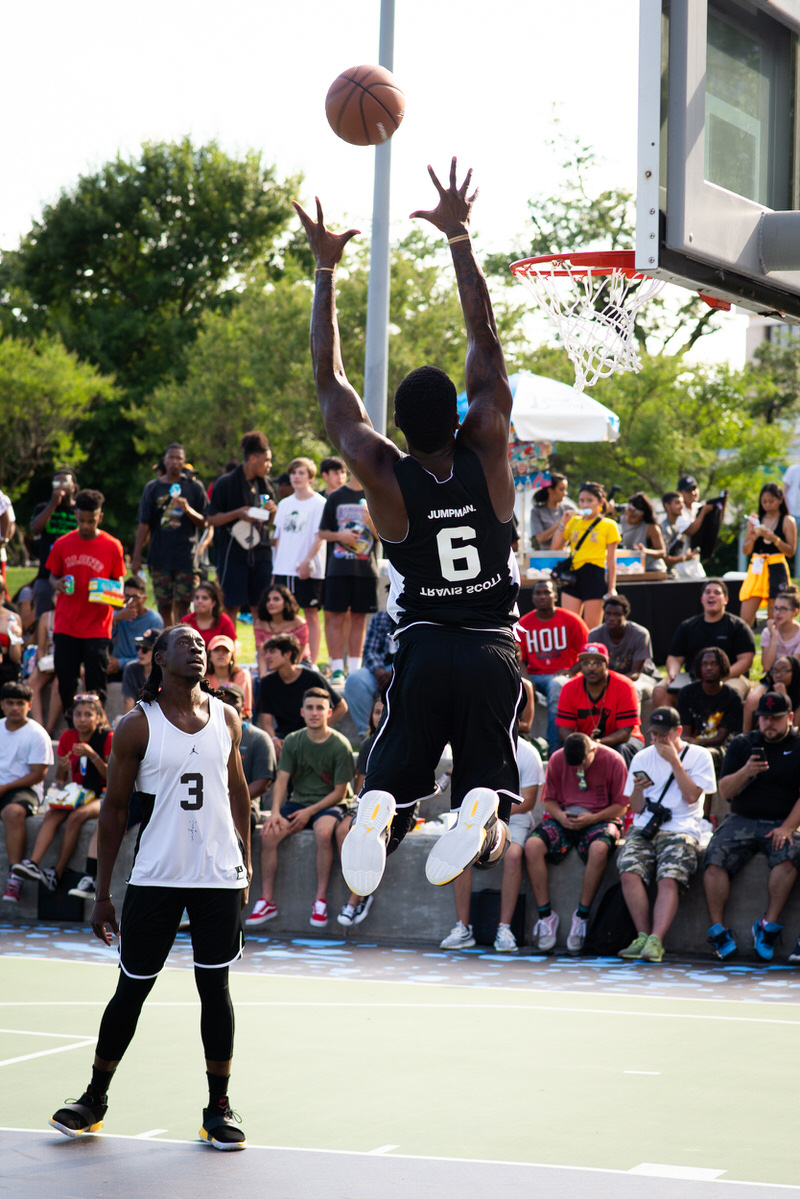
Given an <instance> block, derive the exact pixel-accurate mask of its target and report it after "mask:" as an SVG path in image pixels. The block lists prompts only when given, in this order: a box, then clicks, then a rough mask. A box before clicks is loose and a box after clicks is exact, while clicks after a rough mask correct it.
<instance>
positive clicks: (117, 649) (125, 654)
mask: <svg viewBox="0 0 800 1199" xmlns="http://www.w3.org/2000/svg"><path fill="white" fill-rule="evenodd" d="M122 594H123V595H124V597H125V605H124V607H122V608H116V609H115V610H114V614H113V626H112V630H113V631H112V637H113V641H112V644H111V657H110V658H109V659H108V673H109V674H110V675H113V674H121V673H122V672H123V671H124V669H125V667H126V666H127V665H128V664H129V663H131V662H135V661H136V643H137V641H138V640H139V638H140V637H142V636H144V634H145V633H147V632H148V631H149V630H150V629H157V630H158V632H160V631H161V630H162V629H163V627H164V622H163V620H162V619H161V615H160V614H159V613H158V612H155V611H154V610H153V609H152V608H148V606H147V588H146V586H145V582H144V579H142V578H139V577H138V576H136V575H132V576H131V578H129V579H126V580H125V583H124V589H123V593H122Z"/></svg>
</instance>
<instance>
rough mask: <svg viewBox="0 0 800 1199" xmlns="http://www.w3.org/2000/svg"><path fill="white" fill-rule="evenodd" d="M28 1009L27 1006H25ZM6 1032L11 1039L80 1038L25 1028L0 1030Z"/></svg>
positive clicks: (71, 1034) (68, 1034) (76, 1034)
mask: <svg viewBox="0 0 800 1199" xmlns="http://www.w3.org/2000/svg"><path fill="white" fill-rule="evenodd" d="M25 1006H26V1007H29V1006H30V1005H29V1004H26V1005H25ZM4 1032H7V1033H9V1034H10V1035H11V1036H12V1037H60V1038H61V1039H62V1040H66V1041H68V1040H69V1039H70V1037H75V1036H80V1035H81V1034H80V1033H74V1032H34V1031H33V1030H32V1029H27V1028H0V1033H4Z"/></svg>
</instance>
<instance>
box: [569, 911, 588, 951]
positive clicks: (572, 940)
mask: <svg viewBox="0 0 800 1199" xmlns="http://www.w3.org/2000/svg"><path fill="white" fill-rule="evenodd" d="M585 940H586V921H585V920H584V919H583V918H582V917H581V916H579V915H578V912H577V909H576V910H575V911H574V912H573V913H572V924H571V925H570V928H569V936H568V937H567V953H580V952H581V950H582V949H583V943H584V941H585Z"/></svg>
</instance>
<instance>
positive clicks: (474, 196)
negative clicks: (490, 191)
mask: <svg viewBox="0 0 800 1199" xmlns="http://www.w3.org/2000/svg"><path fill="white" fill-rule="evenodd" d="M479 191H480V188H477V187H476V188H475V191H474V192H473V193H472V195H471V196H467V203H468V204H474V203H475V201H476V200H477V198H478V192H479Z"/></svg>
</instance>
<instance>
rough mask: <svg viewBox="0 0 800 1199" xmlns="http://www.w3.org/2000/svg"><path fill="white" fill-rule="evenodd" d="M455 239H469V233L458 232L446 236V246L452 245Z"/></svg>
mask: <svg viewBox="0 0 800 1199" xmlns="http://www.w3.org/2000/svg"><path fill="white" fill-rule="evenodd" d="M457 241H469V234H468V233H459V234H458V235H457V236H456V237H448V239H447V244H448V246H454V245H455V244H456V242H457Z"/></svg>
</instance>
